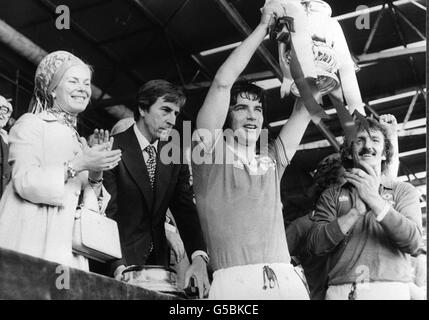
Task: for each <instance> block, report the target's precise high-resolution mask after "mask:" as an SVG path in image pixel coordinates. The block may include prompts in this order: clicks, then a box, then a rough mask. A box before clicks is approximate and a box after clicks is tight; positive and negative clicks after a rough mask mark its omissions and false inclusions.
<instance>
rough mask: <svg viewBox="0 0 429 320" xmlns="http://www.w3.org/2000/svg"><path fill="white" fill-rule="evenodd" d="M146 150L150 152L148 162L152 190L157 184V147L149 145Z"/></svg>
mask: <svg viewBox="0 0 429 320" xmlns="http://www.w3.org/2000/svg"><path fill="white" fill-rule="evenodd" d="M144 150H145V151H146V152H147V153H148V155H149V158H148V159H147V162H146V167H147V171H148V173H149V179H150V186H151V187H152V190H153V189H154V186H155V170H156V151H155V147H154V146H152V145H148V146H147V147H146V148H144Z"/></svg>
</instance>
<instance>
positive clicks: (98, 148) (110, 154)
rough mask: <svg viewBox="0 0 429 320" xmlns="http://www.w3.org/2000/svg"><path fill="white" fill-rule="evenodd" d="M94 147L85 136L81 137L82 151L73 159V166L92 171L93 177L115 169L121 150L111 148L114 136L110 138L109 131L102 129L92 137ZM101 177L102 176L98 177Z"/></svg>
mask: <svg viewBox="0 0 429 320" xmlns="http://www.w3.org/2000/svg"><path fill="white" fill-rule="evenodd" d="M90 140H91V141H90V143H91V144H93V146H92V147H90V146H89V145H88V143H87V142H86V139H85V138H80V141H81V143H82V151H81V152H80V153H78V154H77V155H76V157H75V158H74V159H73V160H72V161H71V163H72V166H73V168H74V169H75V170H76V171H77V172H80V171H84V170H88V171H90V174H91V175H92V177H91V178H92V179H94V178H95V179H97V177H95V175H99V174H100V172H102V171H106V170H110V169H113V168H114V167H116V166H117V165H118V163H119V161H120V160H121V156H122V152H121V150H111V148H112V144H113V138H109V132H108V131H104V132H102V134H101V130H100V131H99V132H98V134H97V135H95V134H94V137H92V138H91V139H90ZM98 179H100V177H98Z"/></svg>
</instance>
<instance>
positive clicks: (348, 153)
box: [341, 118, 393, 172]
mask: <svg viewBox="0 0 429 320" xmlns="http://www.w3.org/2000/svg"><path fill="white" fill-rule="evenodd" d="M366 121H367V123H368V131H380V132H381V133H382V134H383V138H384V150H383V152H384V155H385V157H386V160H382V161H381V172H384V171H385V170H386V169H387V166H388V165H389V164H390V162H391V161H392V157H393V146H392V143H391V142H390V140H389V137H388V135H387V131H386V129H385V128H384V127H383V126H382V125H381V124H380V123H379V122H378V121H377V120H374V119H372V118H366ZM355 123H356V127H357V132H361V131H365V130H366V128H365V127H366V126H365V125H364V124H363V123H362V122H361V121H359V120H356V122H355ZM352 148H353V141H352V142H351V143H350V142H349V143H347V142H344V144H343V145H342V146H341V159H342V161H343V162H344V161H350V158H351V157H353V150H352Z"/></svg>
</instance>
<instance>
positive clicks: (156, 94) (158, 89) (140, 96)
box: [133, 80, 186, 121]
mask: <svg viewBox="0 0 429 320" xmlns="http://www.w3.org/2000/svg"><path fill="white" fill-rule="evenodd" d="M161 97H164V100H165V101H166V102H171V103H175V104H177V105H178V106H179V108H181V107H183V105H184V104H185V103H186V96H185V93H184V92H183V90H182V88H181V87H179V86H177V85H175V84H172V83H170V82H168V81H166V80H150V81H148V82H146V83H145V84H144V85H143V86H142V87H141V88H140V89H139V92H138V93H137V105H136V106H135V107H134V110H133V112H134V120H136V121H138V119H139V117H140V112H139V109H143V110H149V108H150V107H151V106H152V105H153V104H154V103H155V102H156V100H158V98H161Z"/></svg>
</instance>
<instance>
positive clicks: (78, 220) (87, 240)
mask: <svg viewBox="0 0 429 320" xmlns="http://www.w3.org/2000/svg"><path fill="white" fill-rule="evenodd" d="M83 193H84V192H83V191H82V192H81V194H80V196H79V202H78V207H77V209H76V214H75V220H74V226H73V241H72V251H73V252H74V253H76V254H80V255H83V256H85V257H87V258H90V259H93V260H96V261H99V262H107V261H109V260H113V259H121V258H122V252H121V244H120V239H119V229H118V225H117V223H116V221H115V220H113V219H110V218H108V217H106V215H105V214H101V213H100V212H98V211H95V210H92V209H89V208H88V207H85V204H84V202H83Z"/></svg>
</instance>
